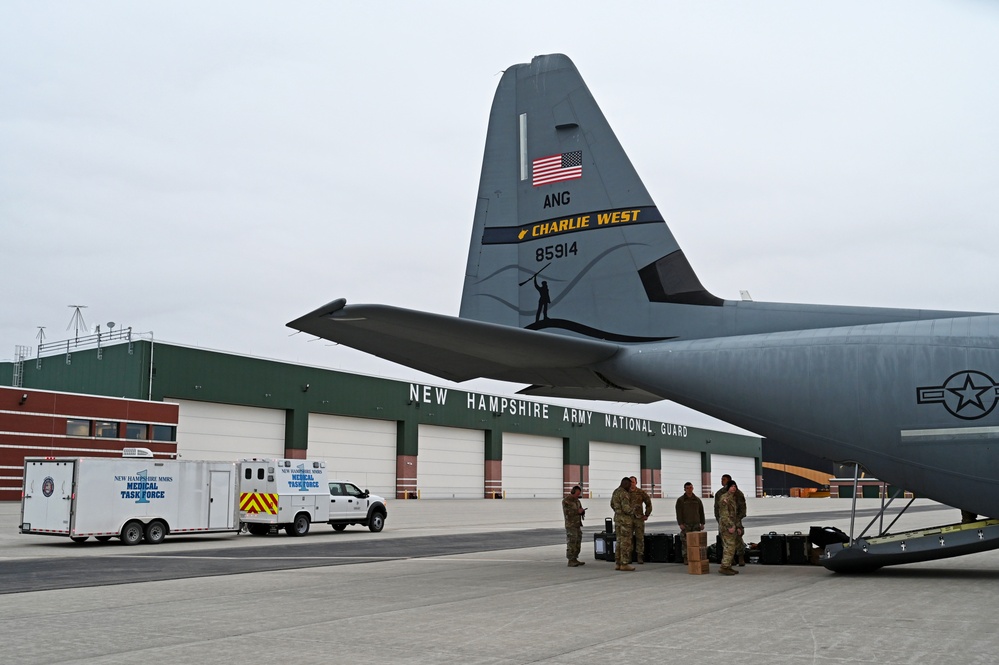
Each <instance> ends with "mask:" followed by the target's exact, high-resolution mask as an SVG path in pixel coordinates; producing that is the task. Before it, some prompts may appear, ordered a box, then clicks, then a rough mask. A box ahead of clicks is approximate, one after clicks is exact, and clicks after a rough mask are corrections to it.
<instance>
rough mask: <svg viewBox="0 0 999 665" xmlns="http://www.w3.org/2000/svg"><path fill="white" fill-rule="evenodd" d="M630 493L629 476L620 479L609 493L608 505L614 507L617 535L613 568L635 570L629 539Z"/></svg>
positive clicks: (631, 532)
mask: <svg viewBox="0 0 999 665" xmlns="http://www.w3.org/2000/svg"><path fill="white" fill-rule="evenodd" d="M633 502H634V499H633V495H632V493H631V478H628V477H625V478H622V479H621V485H620V486H619V487H618V488H617V489H616V490H614V494H612V495H611V501H610V505H611V508H613V509H614V531H615V534H616V536H617V550H616V551H615V552H614V563H615V564H617V565H616V566H615V567H614V570H635V568H634V566H631V565H630V564H631V539H632V538H633V537H634V520H635V517H634V515H635V512H634V510H635V509H634V506H633V505H632V504H633Z"/></svg>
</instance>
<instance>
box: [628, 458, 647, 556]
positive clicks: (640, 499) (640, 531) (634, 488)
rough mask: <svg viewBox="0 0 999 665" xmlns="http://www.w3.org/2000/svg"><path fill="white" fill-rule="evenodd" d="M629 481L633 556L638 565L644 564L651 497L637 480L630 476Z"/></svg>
mask: <svg viewBox="0 0 999 665" xmlns="http://www.w3.org/2000/svg"><path fill="white" fill-rule="evenodd" d="M629 480H631V493H632V494H633V495H634V498H633V500H632V502H631V503H632V506H633V507H634V508H635V521H634V525H635V554H636V555H637V558H638V563H645V523H646V522H647V521H648V520H649V515H651V514H652V497H651V496H649V493H648V492H646V491H645V490H643V489H642V488H641V487H639V485H638V478H635V476H632V477H631V478H629ZM643 506H644V507H645V510H644V511H643V510H642V507H643Z"/></svg>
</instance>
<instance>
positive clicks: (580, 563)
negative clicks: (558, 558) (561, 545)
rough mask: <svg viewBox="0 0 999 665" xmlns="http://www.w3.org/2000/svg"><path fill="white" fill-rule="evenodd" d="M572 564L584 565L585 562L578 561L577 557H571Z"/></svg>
mask: <svg viewBox="0 0 999 665" xmlns="http://www.w3.org/2000/svg"><path fill="white" fill-rule="evenodd" d="M572 565H574V566H585V565H586V562H585V561H580V560H579V559H573V560H572Z"/></svg>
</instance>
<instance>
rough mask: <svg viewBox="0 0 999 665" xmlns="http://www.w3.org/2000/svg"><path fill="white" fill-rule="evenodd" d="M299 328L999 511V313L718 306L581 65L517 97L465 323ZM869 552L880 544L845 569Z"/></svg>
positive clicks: (368, 321) (985, 538) (353, 313)
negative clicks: (641, 411)
mask: <svg viewBox="0 0 999 665" xmlns="http://www.w3.org/2000/svg"><path fill="white" fill-rule="evenodd" d="M288 325H289V326H290V327H292V328H295V329H297V330H301V331H304V332H308V333H311V334H314V335H317V336H319V337H323V338H326V339H329V340H333V341H335V342H339V343H341V344H345V345H347V346H350V347H353V348H356V349H359V350H362V351H365V352H367V353H371V354H374V355H376V356H379V357H381V358H385V359H388V360H391V361H394V362H397V363H400V364H403V365H406V366H409V367H412V368H415V369H418V370H421V371H424V372H427V373H429V374H432V375H435V376H439V377H441V378H444V379H448V380H452V381H459V382H460V381H465V380H467V379H472V378H478V377H485V378H491V379H498V380H502V381H511V382H516V383H526V384H530V385H529V387H527V388H524V389H523V390H521V391H520V393H522V394H527V395H536V396H553V397H567V398H575V399H596V400H609V401H617V402H639V403H647V402H653V401H658V400H663V399H667V400H672V401H674V402H676V403H678V404H683V405H685V406H687V407H690V408H692V409H695V410H697V411H700V412H702V413H705V414H708V415H710V416H713V417H715V418H718V419H720V420H723V421H726V422H728V423H731V424H733V425H736V426H738V427H742V428H744V429H747V430H750V431H752V432H755V433H757V434H759V435H761V436H763V437H766V438H768V439H772V440H775V441H780V442H783V443H786V444H787V445H790V446H794V447H797V448H799V449H801V450H804V451H806V452H809V453H811V454H814V455H817V456H819V457H823V458H827V459H830V460H833V461H855V462H858V463H860V464H862V465H863V466H864V467H865V468H866V469H867V470H868V471H870V472H871V473H873V474H874V475H875V476H876V477H878V478H880V479H881V480H884V481H887V482H889V483H891V484H893V485H895V486H898V487H904V488H906V489H908V490H910V491H912V492H914V493H915V494H916V495H918V496H921V497H927V498H931V499H934V500H936V501H939V502H942V503H944V504H947V505H950V506H954V507H957V508H961V509H963V510H966V511H969V512H973V513H976V514H980V515H990V516H999V454H997V452H996V450H995V446H997V445H999V411H997V410H996V408H995V407H996V404H997V402H999V384H997V383H996V380H995V379H994V378H993V377H999V315H997V314H988V313H978V312H948V311H929V310H912V309H889V308H872V307H849V306H829V305H800V304H780V303H766V302H752V301H732V300H723V299H720V298H717V297H715V296H714V295H712V294H711V293H709V292H708V291H707V290H705V289H704V287H703V286H702V285H701V283H700V281H699V280H698V278H697V275H696V274H695V273H694V270H693V269H692V267H691V265H690V263H689V262H688V261H687V258H686V257H685V256H684V253H683V250H682V249H680V247H679V246H678V244H677V242H676V240H675V239H674V238H673V234H672V233H671V232H670V230H669V227H668V226H667V224H666V222H665V221H664V219H663V216H662V215H661V213H660V212H659V210H658V209H657V208H656V205H655V203H654V202H653V200H652V197H651V196H650V195H649V192H648V190H647V189H646V188H645V186H644V185H643V184H642V181H641V179H640V178H639V176H638V174H637V173H636V171H635V169H634V167H633V166H632V164H631V162H630V161H629V159H628V157H627V155H626V154H625V152H624V150H623V148H622V147H621V145H620V143H619V142H618V140H617V138H616V137H615V135H614V132H613V131H612V129H611V127H610V125H609V124H608V122H607V120H606V119H605V118H604V116H603V114H602V112H601V111H600V109H599V107H598V106H597V104H596V102H595V101H594V99H593V97H592V95H591V94H590V92H589V90H588V89H587V87H586V84H585V83H584V82H583V79H582V78H581V76H580V75H579V73H578V72H577V70H576V67H575V66H574V65H573V63H572V62H571V61H570V60H569V58H568V57H566V56H564V55H558V54H556V55H545V56H538V57H535V58H534V59H533V60H532V61H531V62H530V63H529V64H519V65H514V66H512V67H510V68H508V69H507V70H506V71H505V73H504V74H503V76H502V79H501V81H500V83H499V87H498V89H497V91H496V96H495V98H494V100H493V105H492V111H491V115H490V118H489V126H488V133H487V137H486V146H485V155H484V158H483V163H482V174H481V178H480V181H479V193H478V200H477V204H476V208H475V218H474V221H473V226H472V237H471V244H470V247H469V253H468V264H467V268H466V270H465V281H464V290H463V293H462V299H461V309H460V312H459V316H458V317H451V316H444V315H439V314H431V313H426V312H419V311H413V310H407V309H402V308H398V307H389V306H385V305H349V306H348V305H347V304H346V301H345V300H343V299H339V300H335V301H333V302H331V303H329V304H327V305H325V306H323V307H320V308H319V309H317V310H315V311H313V312H311V313H309V314H306V315H305V316H302V317H301V318H299V319H296V320H295V321H292V322H291V323H289V324H288ZM979 526H980V528H977V529H976V531H975V532H974V533H968V534H964V535H965V536H966V538H965V540H967V541H968V543H969V544H970V546H971V549H969V548H968V547H964V548H963V551H952V552H949V553H947V554H943V553H942V551H941V550H939V548H937V551H936V552H930V551H929V550H930V549H932V548H927V553H924V555H923V556H922V557H921V558H920V557H917V556H915V552H914V551H915V550H917V549H919V548H918V547H916V546H915V544H914V543H915V539H914V538H913V539H912V543H913V544H912V545H911V546H910V547H909V556H908V557H906V556H905V555H904V554H903V555H901V556H896V555H898V542H897V541H898V538H897V537H895V538H894V540H893V541H892V542H893V543H894V544H893V545H891V547H890V548H888V549H886V550H884V552H887V553H889V554H892V556H889V557H881V558H880V559H878V560H876V561H875V563H871V561H872V560H869V559H865V558H861V561H858V562H857V563H854V564H852V565H853V566H854V567H855V568H857V569H870V568H876V567H879V566H880V565H888V564H891V563H904V562H906V561H912V560H925V559H928V558H939V557H940V556H953V555H955V554H960V553H965V552H966V551H979V550H982V549H993V548H999V522H995V523H993V521H987V522H982V523H980V524H979ZM956 538H957V536H954V537H952V538H951V540H952V541H955V539H956ZM993 541H994V542H993ZM858 543H859V544H861V545H863V547H862V548H860V547H858V546H857V545H858ZM934 544H935V541H934ZM943 544H944V539H943V536H941V537H940V545H943ZM955 544H956V541H955ZM976 546H977V549H976ZM886 547H887V546H886ZM957 549H961V548H957ZM849 550H852V552H850V551H849ZM861 550H863V552H865V553H875V554H876V553H877V550H878V548H877V543H875V542H874V541H873V540H872V541H871V542H870V543H868V542H862V541H855V542H854V543H852V547H851V546H849V545H848V546H846V547H845V549H844V551H843V552H842V553H841V554H843V555H844V556H843V557H841V558H842V559H843V560H846V559H849V558H850V557H849V556H846V555H847V554H849V555H850V556H853V555H857V556H858V557H859V555H860V554H861ZM869 550H870V552H869ZM905 550H906V543H905V540H904V539H903V540H902V543H901V551H902V552H903V553H904V552H905ZM827 554H830V555H831V552H827ZM827 567H831V568H833V569H836V567H835V566H833V565H829V564H828V563H827ZM840 567H841V569H843V570H847V569H849V567H850V566H849V565H846V566H842V565H841V566H840Z"/></svg>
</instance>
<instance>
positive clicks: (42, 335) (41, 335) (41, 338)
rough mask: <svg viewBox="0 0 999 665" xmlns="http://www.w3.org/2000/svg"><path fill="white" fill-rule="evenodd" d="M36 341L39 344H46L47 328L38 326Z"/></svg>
mask: <svg viewBox="0 0 999 665" xmlns="http://www.w3.org/2000/svg"><path fill="white" fill-rule="evenodd" d="M35 339H37V340H38V343H39V344H44V343H45V326H38V334H37V335H35Z"/></svg>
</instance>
